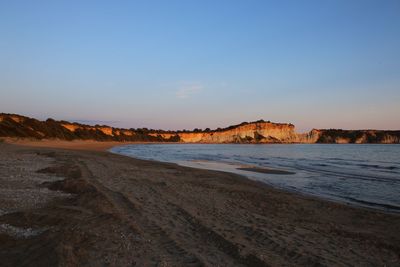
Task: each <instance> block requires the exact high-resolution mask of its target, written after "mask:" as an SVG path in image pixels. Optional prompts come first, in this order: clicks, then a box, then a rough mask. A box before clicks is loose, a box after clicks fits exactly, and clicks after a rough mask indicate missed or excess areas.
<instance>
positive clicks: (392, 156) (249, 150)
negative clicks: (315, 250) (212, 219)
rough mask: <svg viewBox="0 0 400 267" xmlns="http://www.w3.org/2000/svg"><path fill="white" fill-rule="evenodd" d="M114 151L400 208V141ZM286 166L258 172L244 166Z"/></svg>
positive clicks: (136, 147)
mask: <svg viewBox="0 0 400 267" xmlns="http://www.w3.org/2000/svg"><path fill="white" fill-rule="evenodd" d="M111 151H112V152H114V153H118V154H123V155H127V156H131V157H137V158H141V159H151V160H158V161H164V162H173V163H178V164H180V165H184V166H189V167H196V168H205V169H211V170H220V171H228V172H234V173H238V174H242V175H245V176H247V177H249V178H251V179H255V180H258V181H262V182H265V183H268V184H270V185H273V186H276V187H280V188H283V189H286V190H293V191H297V192H301V193H305V194H312V195H317V196H321V197H324V198H329V199H332V200H336V201H342V202H350V203H353V204H357V205H361V206H368V207H371V208H378V209H384V210H389V211H395V212H400V145H372V144H371V145H370V144H368V145H319V144H312V145H306V144H301V145H281V144H279V145H231V144H218V145H211V144H210V145H208V144H148V145H147V144H146V145H127V146H119V147H114V148H112V149H111ZM243 166H246V167H249V166H254V167H261V168H263V167H264V168H271V169H279V170H286V171H290V172H294V173H295V174H294V175H282V174H266V173H256V172H250V171H245V170H238V168H240V167H243Z"/></svg>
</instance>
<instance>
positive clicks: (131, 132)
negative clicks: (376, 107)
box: [0, 113, 400, 144]
mask: <svg viewBox="0 0 400 267" xmlns="http://www.w3.org/2000/svg"><path fill="white" fill-rule="evenodd" d="M0 137H14V138H36V139H61V140H76V139H78V140H79V139H80V140H89V139H90V140H98V141H121V142H123V141H132V142H135V141H140V142H183V143H257V144H259V143H261V144H263V143H338V144H343V143H357V144H361V143H382V144H392V143H400V131H382V130H338V129H329V130H318V129H313V130H312V131H310V132H308V133H296V131H295V127H294V125H293V124H288V123H273V122H269V121H263V120H259V121H256V122H243V123H241V124H238V125H233V126H229V127H227V128H223V129H220V128H219V129H216V130H209V129H207V130H204V131H202V130H198V129H195V130H193V131H162V130H152V129H150V130H149V129H146V128H141V129H120V128H113V127H110V126H105V125H94V126H92V125H85V124H79V123H70V122H67V121H55V120H53V119H47V120H46V121H39V120H36V119H32V118H28V117H25V116H20V115H15V114H5V113H0Z"/></svg>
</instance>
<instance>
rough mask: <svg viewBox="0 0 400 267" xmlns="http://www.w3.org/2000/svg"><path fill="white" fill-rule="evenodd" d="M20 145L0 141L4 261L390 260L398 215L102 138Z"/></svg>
mask: <svg viewBox="0 0 400 267" xmlns="http://www.w3.org/2000/svg"><path fill="white" fill-rule="evenodd" d="M33 143H35V142H33ZM28 144H29V143H24V145H21V143H20V144H19V145H15V144H14V145H10V144H0V159H1V161H0V182H1V185H2V187H1V190H0V211H1V213H0V262H1V265H2V266H107V265H109V266H384V265H386V266H399V265H400V215H398V214H389V213H383V212H378V211H374V210H369V209H365V208H356V207H351V206H346V205H344V204H338V203H332V202H328V201H325V200H320V199H317V198H312V197H306V196H302V195H297V194H294V193H289V192H284V191H281V190H277V189H274V188H272V187H269V186H267V185H264V184H261V183H257V182H254V181H250V180H248V179H246V178H244V177H242V176H239V175H235V174H230V173H224V172H216V171H207V170H199V169H192V168H187V167H181V166H178V165H175V164H167V163H159V162H154V161H144V160H138V159H132V158H128V157H124V156H120V155H114V154H111V153H108V152H104V151H101V150H104V149H105V148H109V147H110V146H112V145H115V144H112V143H98V142H91V143H90V142H86V143H85V142H83V143H82V144H81V145H77V144H76V143H63V142H61V143H60V144H59V145H57V142H54V141H53V142H48V144H45V143H40V144H37V143H35V144H29V145H30V146H27V145H28ZM69 144H70V146H68V145H69ZM46 146H47V147H46ZM56 147H62V148H56ZM67 148H68V149H67Z"/></svg>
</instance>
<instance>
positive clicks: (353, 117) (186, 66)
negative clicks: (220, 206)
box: [0, 0, 400, 132]
mask: <svg viewBox="0 0 400 267" xmlns="http://www.w3.org/2000/svg"><path fill="white" fill-rule="evenodd" d="M399 14H400V1H398V0H394V1H391V0H374V1H370V0H335V1H334V0H326V1H320V0H315V1H308V0H303V1H298V0H294V1H285V0H283V1H278V0H276V1H268V0H262V1H255V0H248V1H239V0H229V1H224V0H212V1H207V0H202V1H194V0H181V1H175V0H168V1H165V0H163V1H156V0H146V1H100V0H97V1H90V0H87V1H77V0H69V1H19V0H13V1H4V0H0V112H6V113H17V114H22V115H26V116H31V117H35V118H39V119H46V118H54V119H58V120H61V119H63V120H71V121H79V122H84V123H87V124H109V125H112V126H117V127H127V128H131V127H132V128H138V127H148V128H154V129H160V128H161V129H193V128H206V127H209V128H217V127H225V126H229V125H232V124H237V123H241V122H243V121H254V120H258V119H264V120H270V121H274V122H288V123H293V124H295V125H296V129H297V130H298V131H299V132H302V131H308V130H310V129H312V128H342V129H400V116H399V115H400V15H399Z"/></svg>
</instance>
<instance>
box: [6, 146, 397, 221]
mask: <svg viewBox="0 0 400 267" xmlns="http://www.w3.org/2000/svg"><path fill="white" fill-rule="evenodd" d="M5 143H8V144H13V145H20V146H28V147H38V148H58V149H69V150H84V151H99V152H106V153H111V154H115V155H120V156H124V157H128V158H134V159H139V160H146V161H151V162H155V163H168V164H176V165H178V166H183V167H187V168H193V169H200V170H201V169H203V168H198V167H195V166H185V165H180V164H178V163H172V162H164V161H157V160H152V159H141V158H136V157H131V156H127V155H123V154H119V153H115V152H112V151H111V149H112V148H114V147H118V146H126V145H143V144H162V145H165V144H166V145H168V144H170V143H166V142H116V141H94V140H74V141H64V140H53V139H46V140H39V141H38V140H28V139H17V140H15V139H8V140H7V139H6V142H5ZM171 144H182V145H185V144H199V145H201V144H207V143H171ZM213 145H214V144H213ZM221 145H224V144H221ZM234 145H242V144H234ZM251 145H259V144H251ZM260 145H271V144H260ZM278 145H279V144H278ZM283 145H287V144H283ZM300 145H302V144H300ZM317 145H318V144H317ZM322 145H332V144H322ZM339 145H340V144H339ZM346 145H349V144H346ZM350 145H359V144H350ZM361 145H362V144H361ZM368 145H369V144H368ZM377 145H380V144H377ZM204 169H206V170H210V171H221V172H225V173H230V174H232V173H233V174H236V175H239V176H241V177H242V178H243V179H246V180H250V181H254V182H257V183H260V184H261V185H263V186H267V187H268V188H273V189H275V190H282V191H284V192H288V193H291V194H295V195H299V196H303V197H310V198H314V199H316V200H321V201H328V202H332V203H336V204H342V205H344V206H351V207H354V208H360V209H366V210H371V211H377V212H382V213H388V214H400V210H399V209H396V208H385V206H386V205H385V204H376V205H375V207H374V205H373V204H375V203H370V204H369V205H368V204H362V203H360V202H357V201H351V200H344V199H338V198H334V197H326V196H323V195H318V194H312V193H305V192H301V191H299V190H294V189H290V188H285V187H279V186H276V185H273V184H270V183H266V182H262V181H257V180H254V179H251V178H249V177H248V176H246V175H245V174H242V173H237V172H232V171H229V170H214V169H208V168H204ZM238 170H245V171H250V172H255V173H266V174H269V173H270V174H288V175H291V174H293V173H292V172H290V171H281V170H277V172H276V173H275V169H266V168H262V169H259V168H255V167H252V168H238Z"/></svg>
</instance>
